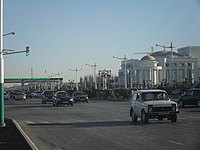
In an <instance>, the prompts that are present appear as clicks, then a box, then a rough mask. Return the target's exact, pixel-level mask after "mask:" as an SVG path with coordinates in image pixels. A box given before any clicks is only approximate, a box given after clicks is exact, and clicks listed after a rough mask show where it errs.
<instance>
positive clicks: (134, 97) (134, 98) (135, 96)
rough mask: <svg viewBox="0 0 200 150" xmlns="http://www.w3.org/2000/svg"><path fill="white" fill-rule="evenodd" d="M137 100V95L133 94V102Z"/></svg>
mask: <svg viewBox="0 0 200 150" xmlns="http://www.w3.org/2000/svg"><path fill="white" fill-rule="evenodd" d="M136 98H137V94H136V93H135V94H133V96H132V100H133V101H136Z"/></svg>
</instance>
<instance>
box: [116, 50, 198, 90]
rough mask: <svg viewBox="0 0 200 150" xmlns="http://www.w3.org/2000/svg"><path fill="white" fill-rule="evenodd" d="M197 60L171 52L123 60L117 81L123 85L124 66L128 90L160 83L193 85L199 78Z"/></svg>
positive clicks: (158, 52)
mask: <svg viewBox="0 0 200 150" xmlns="http://www.w3.org/2000/svg"><path fill="white" fill-rule="evenodd" d="M196 57H197V58H198V56H196ZM197 58H194V57H190V56H183V55H182V54H181V53H177V52H172V51H166V50H164V51H156V52H153V53H151V54H149V55H145V56H143V57H142V58H141V59H140V60H139V59H129V60H126V61H125V60H123V61H122V63H121V69H120V70H119V79H120V81H121V85H123V84H124V82H125V81H124V80H125V78H124V75H125V64H126V71H127V73H126V76H127V77H126V79H127V85H128V87H130V88H132V87H137V88H141V87H143V88H148V87H153V86H155V85H158V84H161V83H162V82H167V83H169V84H171V85H172V84H173V83H175V82H178V83H181V82H185V81H186V80H187V81H189V82H190V83H194V81H197V80H198V78H199V75H198V72H199V71H198V70H199V69H197V68H198V66H197ZM144 84H145V86H144Z"/></svg>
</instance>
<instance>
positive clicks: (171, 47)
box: [156, 42, 175, 85]
mask: <svg viewBox="0 0 200 150" xmlns="http://www.w3.org/2000/svg"><path fill="white" fill-rule="evenodd" d="M156 46H159V47H163V48H164V51H165V48H170V49H171V65H170V81H169V83H170V85H171V84H172V63H173V48H175V46H172V42H171V45H170V46H165V45H159V44H156Z"/></svg>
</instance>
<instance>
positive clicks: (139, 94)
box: [130, 90, 179, 123]
mask: <svg viewBox="0 0 200 150" xmlns="http://www.w3.org/2000/svg"><path fill="white" fill-rule="evenodd" d="M178 112H179V111H178V106H177V103H176V102H172V101H170V99H169V97H168V94H167V92H166V91H164V90H138V91H133V92H132V97H131V109H130V117H131V118H132V121H133V122H136V121H137V118H138V117H140V118H141V121H142V122H143V123H148V122H149V119H154V118H157V119H158V120H163V118H167V119H168V120H171V122H176V121H177V113H178Z"/></svg>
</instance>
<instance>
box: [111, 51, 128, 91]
mask: <svg viewBox="0 0 200 150" xmlns="http://www.w3.org/2000/svg"><path fill="white" fill-rule="evenodd" d="M113 58H116V59H119V60H124V88H125V89H127V75H126V74H127V73H126V71H127V70H126V60H127V57H126V55H124V57H123V58H119V57H116V56H113Z"/></svg>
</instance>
